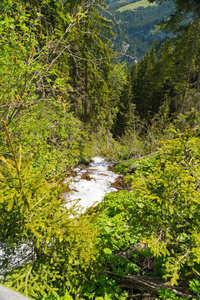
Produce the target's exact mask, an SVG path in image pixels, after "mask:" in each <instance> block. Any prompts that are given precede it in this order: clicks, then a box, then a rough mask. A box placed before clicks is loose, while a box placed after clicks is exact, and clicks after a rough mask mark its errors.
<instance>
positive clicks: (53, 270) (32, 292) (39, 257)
mask: <svg viewBox="0 0 200 300" xmlns="http://www.w3.org/2000/svg"><path fill="white" fill-rule="evenodd" d="M4 128H5V130H6V133H7V137H8V140H9V146H10V150H9V148H8V149H7V153H6V154H4V155H2V156H1V157H0V178H1V180H0V248H1V250H2V251H3V255H2V256H1V258H0V270H1V271H0V272H1V274H4V276H5V279H6V281H4V282H3V283H4V284H5V285H6V286H8V287H11V288H14V289H16V290H17V291H19V292H21V293H24V294H26V295H28V296H30V297H33V298H39V297H41V296H43V297H46V298H47V297H50V296H52V295H54V296H55V297H57V298H58V297H59V296H63V295H65V294H66V293H67V292H68V293H69V294H71V295H72V296H73V297H76V295H77V294H79V295H81V293H82V292H83V291H82V290H83V287H84V286H87V283H88V282H89V281H90V280H92V278H93V277H94V275H95V274H96V272H97V269H98V257H99V254H100V249H98V247H99V243H98V241H99V238H98V234H97V230H96V229H95V228H94V227H95V226H94V224H95V219H94V218H93V216H92V215H88V216H86V215H85V216H81V215H77V214H76V206H75V204H74V205H72V207H71V208H70V209H68V208H66V203H65V202H63V197H62V193H63V192H64V191H65V190H66V186H65V185H63V183H62V182H59V181H58V182H54V183H53V184H52V183H49V182H47V180H46V179H45V172H42V171H41V168H38V169H36V168H33V161H34V155H31V156H30V157H27V156H26V157H24V155H23V152H22V149H21V147H20V149H19V151H16V149H15V146H14V145H13V143H12V141H11V137H10V133H9V131H8V129H7V127H6V125H5V123H4ZM46 171H47V170H46ZM72 215H73V216H74V217H73V218H72ZM97 245H98V247H97Z"/></svg>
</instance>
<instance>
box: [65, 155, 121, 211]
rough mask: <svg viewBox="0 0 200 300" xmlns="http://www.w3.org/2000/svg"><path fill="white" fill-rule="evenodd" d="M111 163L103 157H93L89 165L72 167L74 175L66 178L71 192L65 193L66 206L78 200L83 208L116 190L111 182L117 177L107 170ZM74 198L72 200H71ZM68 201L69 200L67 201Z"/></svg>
mask: <svg viewBox="0 0 200 300" xmlns="http://www.w3.org/2000/svg"><path fill="white" fill-rule="evenodd" d="M109 166H112V163H110V162H107V161H106V160H105V159H104V158H101V157H94V158H93V161H92V162H91V163H90V164H89V166H85V165H79V166H78V167H77V168H75V169H74V177H69V178H67V180H66V182H68V181H70V183H69V187H70V188H71V189H72V193H68V194H67V195H66V202H67V204H66V205H67V206H69V205H72V204H73V203H74V201H76V200H79V202H78V206H81V207H82V209H83V210H86V209H87V208H88V207H91V206H93V205H95V204H96V203H98V202H100V201H101V200H102V199H103V197H104V196H105V194H107V193H110V192H114V191H117V189H116V188H114V187H112V186H111V184H112V183H114V181H115V180H116V179H117V177H119V175H118V174H115V173H114V172H112V171H111V170H109ZM72 200H74V201H72ZM68 201H70V202H68Z"/></svg>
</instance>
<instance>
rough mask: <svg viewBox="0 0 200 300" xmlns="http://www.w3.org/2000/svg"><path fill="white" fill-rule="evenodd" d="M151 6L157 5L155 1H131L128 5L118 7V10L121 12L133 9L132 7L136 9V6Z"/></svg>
mask: <svg viewBox="0 0 200 300" xmlns="http://www.w3.org/2000/svg"><path fill="white" fill-rule="evenodd" d="M149 5H151V6H153V5H157V4H156V3H149V1H148V0H141V1H137V2H135V3H131V4H128V5H125V6H123V7H120V8H119V9H118V11H120V12H123V11H125V10H132V9H133V10H134V9H137V8H138V7H140V6H142V7H147V6H149Z"/></svg>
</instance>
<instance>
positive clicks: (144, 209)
mask: <svg viewBox="0 0 200 300" xmlns="http://www.w3.org/2000/svg"><path fill="white" fill-rule="evenodd" d="M176 134H177V138H176V139H173V140H169V141H168V142H165V143H164V144H163V146H162V148H161V150H160V151H159V154H157V155H156V157H155V165H154V166H153V168H152V169H151V173H150V174H149V173H146V174H145V173H144V174H143V175H142V174H140V173H137V175H138V178H135V180H134V182H133V188H134V190H135V192H136V199H137V202H135V203H134V204H133V205H132V208H131V209H132V214H133V225H134V224H137V228H138V231H139V232H140V233H142V236H143V240H144V241H146V242H148V245H149V247H150V249H151V250H152V252H153V254H154V256H155V257H160V256H164V257H166V258H167V259H166V262H165V267H166V271H165V272H166V275H165V277H166V278H167V277H168V276H170V277H171V281H172V283H173V284H176V283H177V279H178V278H179V276H180V273H181V272H182V271H183V267H185V268H186V269H187V268H189V269H191V268H194V269H195V268H198V264H199V263H200V260H199V259H200V257H199V250H198V249H199V233H198V228H199V212H198V206H199V200H198V199H199V180H198V176H199V157H200V153H199V146H200V141H199V139H198V138H197V137H195V133H194V132H192V131H190V130H188V131H186V132H185V133H184V134H179V133H178V132H176Z"/></svg>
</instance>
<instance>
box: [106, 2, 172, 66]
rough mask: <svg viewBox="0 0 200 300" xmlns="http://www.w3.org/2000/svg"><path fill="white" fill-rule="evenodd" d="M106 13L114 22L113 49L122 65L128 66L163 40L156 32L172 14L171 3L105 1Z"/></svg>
mask: <svg viewBox="0 0 200 300" xmlns="http://www.w3.org/2000/svg"><path fill="white" fill-rule="evenodd" d="M107 5H108V10H109V12H110V13H111V14H112V17H113V19H114V21H115V26H114V28H113V29H114V33H115V34H116V36H115V37H114V39H113V48H114V50H115V51H117V52H118V55H119V57H120V60H121V61H126V62H127V63H128V64H129V65H130V64H132V63H133V62H134V61H135V60H139V59H141V58H142V57H143V56H144V55H145V54H146V53H147V51H148V50H150V49H151V47H152V44H153V41H159V39H160V38H161V37H162V38H163V36H162V35H161V33H159V32H158V30H157V29H156V28H155V25H158V24H159V23H160V22H162V21H163V20H166V19H167V18H168V17H169V16H170V14H171V13H172V12H173V10H174V6H173V3H172V2H171V1H166V2H164V3H163V4H162V5H158V4H150V3H149V2H148V0H140V1H137V0H136V1H135V0H128V1H112V0H110V1H108V2H107Z"/></svg>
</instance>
